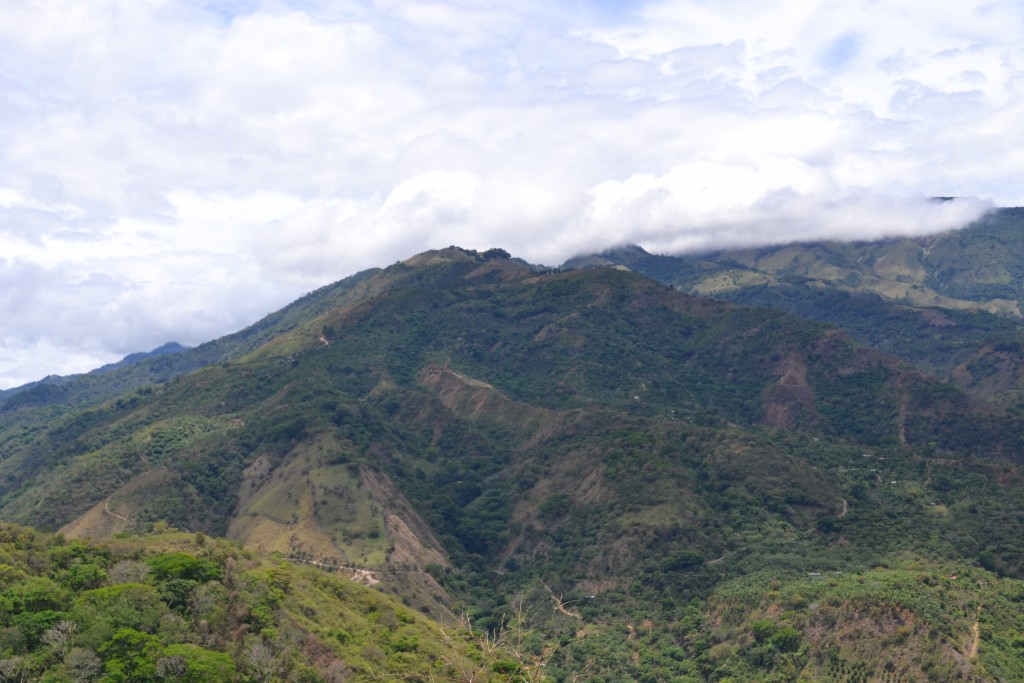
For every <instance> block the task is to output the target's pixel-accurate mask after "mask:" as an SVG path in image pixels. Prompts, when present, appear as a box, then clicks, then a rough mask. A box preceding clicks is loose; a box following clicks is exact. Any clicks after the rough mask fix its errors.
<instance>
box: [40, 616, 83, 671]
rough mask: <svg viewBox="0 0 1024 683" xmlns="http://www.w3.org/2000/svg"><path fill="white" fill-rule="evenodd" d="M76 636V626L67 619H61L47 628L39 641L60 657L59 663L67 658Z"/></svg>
mask: <svg viewBox="0 0 1024 683" xmlns="http://www.w3.org/2000/svg"><path fill="white" fill-rule="evenodd" d="M77 635H78V624H76V623H75V622H73V621H68V620H67V619H61V620H60V621H58V622H57V623H56V624H54V625H53V626H52V627H50V628H48V629H47V630H46V631H45V632H44V633H43V636H42V638H40V640H42V641H43V643H45V644H46V645H48V646H49V647H50V648H51V649H52V650H53V651H54V652H56V653H57V656H58V657H60V661H62V662H63V661H64V660H65V659H66V658H67V655H68V652H69V651H70V650H71V647H72V646H73V645H74V644H75V636H77Z"/></svg>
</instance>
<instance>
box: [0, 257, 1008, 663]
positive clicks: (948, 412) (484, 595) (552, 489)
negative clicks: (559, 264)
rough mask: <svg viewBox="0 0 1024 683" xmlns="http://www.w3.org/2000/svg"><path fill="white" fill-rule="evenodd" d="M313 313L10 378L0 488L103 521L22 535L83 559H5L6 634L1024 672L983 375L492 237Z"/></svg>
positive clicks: (163, 658) (173, 647)
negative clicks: (88, 390) (33, 397)
mask: <svg viewBox="0 0 1024 683" xmlns="http://www.w3.org/2000/svg"><path fill="white" fill-rule="evenodd" d="M851 249H852V247H851ZM796 253H797V252H796V251H793V250H790V251H785V252H784V251H779V252H776V253H773V254H771V259H768V257H767V256H766V257H765V259H766V260H769V261H771V262H772V263H776V264H779V263H782V261H783V260H784V258H788V257H790V256H792V255H793V254H796ZM843 253H846V252H843ZM851 253H854V252H851ZM906 253H910V252H906ZM906 253H905V254H904V256H906ZM633 255H634V257H637V258H640V257H641V255H638V254H637V253H635V252H634V253H633ZM666 258H667V257H666ZM801 262H802V261H801ZM658 263H659V264H660V266H659V267H663V268H667V267H668V266H669V265H670V262H668V261H664V260H659V261H658ZM708 263H710V262H700V263H696V264H691V265H692V266H693V267H692V268H691V271H692V272H691V275H692V276H693V277H695V278H704V277H705V276H707V275H708V274H709V273H711V272H712V271H713V270H714V268H713V267H712V266H709V265H708ZM901 263H902V262H901ZM833 265H835V264H833ZM737 267H738V266H737V265H735V264H733V265H731V266H730V268H732V269H736V268H737ZM780 267H781V266H780ZM915 272H916V270H915ZM773 277H774V276H773ZM696 281H697V280H695V282H696ZM787 291H788V290H787ZM846 295H849V296H850V297H851V298H852V297H855V296H861V295H860V294H857V293H850V292H846V293H844V296H846ZM858 300H859V301H863V299H858ZM287 310H289V311H290V312H289V314H288V315H287V316H284V317H280V316H278V317H273V316H272V319H273V320H277V321H278V323H279V324H278V323H275V324H274V325H270V326H269V327H266V328H265V329H264V332H261V333H260V335H257V336H256V337H248V338H249V339H250V340H251V342H252V343H251V344H248V343H247V344H239V345H235V346H233V347H232V348H233V349H234V351H233V352H232V353H233V354H234V355H232V356H231V357H230V358H220V359H219V360H218V361H217V362H215V363H213V364H207V365H204V366H203V367H201V368H200V369H197V370H195V371H194V372H191V373H190V374H182V375H180V376H176V377H174V378H173V379H170V380H168V381H167V382H165V383H164V384H162V385H159V386H149V387H142V388H139V389H137V390H133V392H130V393H126V394H122V395H118V396H112V397H111V398H110V400H109V401H107V402H100V403H93V404H91V405H89V406H87V407H84V408H83V407H77V408H76V407H74V406H71V405H56V404H54V405H47V404H39V405H30V404H28V403H24V402H22V403H20V404H19V403H18V402H17V401H16V402H15V403H16V404H17V405H14V406H13V407H11V404H10V403H9V402H10V400H11V399H8V403H5V405H6V406H7V408H8V411H7V412H6V413H4V415H3V422H2V423H0V516H2V517H3V518H4V519H8V520H11V521H13V522H17V523H22V524H31V525H33V526H36V527H40V528H42V529H47V530H50V531H57V530H61V532H62V533H63V534H64V535H65V536H67V537H98V538H106V539H112V540H110V541H109V542H110V545H109V546H101V545H97V546H89V545H86V544H84V543H83V542H81V541H70V542H63V541H59V540H56V539H54V538H53V537H48V536H45V535H44V534H42V533H41V532H31V531H27V530H19V531H18V532H17V533H20V534H27V535H28V536H29V537H32V538H35V539H36V540H35V541H32V543H35V544H36V545H39V546H40V548H42V550H40V552H41V553H43V554H44V555H46V556H47V557H49V556H50V555H51V554H52V553H54V552H55V553H57V555H56V556H57V557H60V558H63V559H61V560H60V561H59V562H58V560H57V559H47V560H46V561H45V562H38V561H29V560H27V559H17V557H19V556H17V553H14V554H13V555H12V557H15V558H16V559H15V560H4V559H3V558H2V557H0V562H6V563H7V564H8V565H10V566H11V567H12V568H13V569H12V572H13V573H11V574H10V576H11V577H13V578H12V581H13V582H14V583H12V584H11V585H16V586H17V590H16V591H15V592H13V593H10V596H9V599H10V600H11V601H12V602H11V605H12V608H11V609H12V610H15V609H16V610H17V611H11V612H10V615H11V616H10V618H9V621H8V623H6V624H5V628H7V629H9V634H15V633H17V638H15V639H14V640H11V641H10V644H9V645H7V646H5V647H7V648H8V649H7V650H5V652H6V653H7V654H6V655H5V656H6V659H7V660H12V661H16V662H19V663H20V664H18V665H19V666H22V665H25V666H29V665H30V666H31V667H33V668H31V669H30V671H31V672H32V675H38V676H52V677H56V678H54V680H62V679H61V678H60V676H64V677H65V678H67V677H72V678H73V677H74V675H75V674H73V673H72V672H71V671H72V670H71V668H69V667H71V666H72V664H73V665H74V666H83V667H87V666H93V667H94V668H95V667H96V666H99V667H100V668H98V669H95V670H96V671H98V672H101V674H97V675H102V676H105V677H108V678H109V680H152V679H154V678H157V679H160V678H163V679H173V678H177V679H178V680H189V678H188V677H189V676H192V677H193V678H199V677H206V678H211V677H213V678H216V677H227V679H228V680H231V679H232V677H236V678H239V679H243V680H245V679H251V680H277V679H281V680H320V679H318V678H316V676H321V677H324V679H325V680H332V678H331V676H335V678H336V679H337V678H341V677H342V675H341V673H339V672H340V671H341V669H337V671H336V672H335V673H334V674H332V673H331V671H332V669H331V667H332V666H334V665H335V663H336V662H338V661H340V662H343V664H342V665H340V666H343V668H344V669H345V670H346V671H348V672H349V674H348V675H349V676H350V677H351V678H355V679H356V680H362V679H372V678H373V677H374V676H376V677H378V679H385V680H398V679H403V678H404V679H409V680H430V679H431V677H433V678H434V680H444V679H445V677H448V679H452V678H454V679H455V680H469V679H471V678H472V679H473V680H480V678H481V677H486V676H490V677H491V679H492V680H517V681H521V680H542V679H543V678H545V677H546V678H547V679H548V680H555V681H563V680H564V681H569V680H574V677H575V679H576V680H593V681H621V680H637V681H715V682H722V681H729V680H731V681H765V680H777V681H790V680H807V681H819V680H820V681H843V682H844V683H847V682H848V683H854V682H857V683H859V682H860V681H869V680H870V681H886V683H890V682H893V681H917V680H934V681H939V680H965V681H966V680H1014V679H1015V678H1019V677H1020V675H1021V668H1022V665H1021V657H1022V651H1021V649H1020V637H1019V636H1020V628H1021V624H1020V623H1018V622H1019V617H1018V616H1017V611H1015V609H1014V608H1015V607H1016V606H1019V602H1020V599H1019V598H1020V596H1021V595H1022V593H1021V587H1020V584H1019V579H1021V578H1022V576H1024V540H1022V539H1024V516H1021V515H1020V513H1019V511H1020V510H1022V509H1024V487H1022V486H1021V483H1022V473H1021V466H1022V454H1024V443H1022V439H1024V428H1022V427H1024V425H1022V424H1021V416H1020V415H1018V414H1017V413H1016V412H1015V411H1012V410H1005V409H1004V408H1003V407H1000V406H999V405H996V404H993V403H990V402H988V401H986V400H985V399H984V397H983V396H982V395H981V392H980V391H977V392H975V395H973V396H972V395H968V394H966V393H965V392H964V391H962V390H961V389H959V388H957V387H956V386H954V385H953V384H949V383H943V382H939V381H936V380H934V379H931V378H929V377H928V376H927V375H925V374H922V372H920V371H919V370H918V369H916V368H915V367H913V366H911V365H910V364H908V363H906V362H904V361H902V360H900V359H898V358H895V357H892V356H888V355H885V354H883V353H880V352H879V351H877V350H874V349H870V348H867V347H864V346H861V345H859V344H858V343H857V342H855V341H854V340H853V339H852V338H850V337H849V336H847V335H846V334H845V333H844V332H842V331H841V330H838V329H836V328H834V327H831V326H827V325H822V324H819V323H814V322H808V321H805V320H800V319H798V318H795V317H792V316H791V315H788V314H785V313H781V312H778V311H771V310H765V309H757V308H751V307H746V306H740V305H736V304H733V303H728V302H721V301H714V300H709V299H703V298H698V297H693V296H689V295H686V294H683V293H681V292H679V291H677V290H675V289H673V288H671V287H667V286H665V285H663V284H659V283H656V282H653V281H651V280H648V279H646V278H644V277H641V276H640V275H637V274H636V273H630V272H623V271H621V270H613V269H589V270H578V271H558V272H554V271H552V272H537V271H536V270H535V269H533V268H532V267H529V266H527V265H525V264H522V263H519V262H517V261H514V260H512V259H509V258H507V254H505V253H504V252H501V251H500V250H491V251H487V252H483V253H478V252H473V251H470V250H464V249H459V248H454V247H453V248H449V249H445V250H441V251H437V252H428V253H426V254H422V255H420V256H417V257H414V258H412V259H409V260H408V261H406V262H404V263H401V264H396V265H394V266H391V267H390V268H387V269H385V270H382V271H379V272H376V273H374V274H370V275H368V276H366V277H363V278H361V279H358V281H357V282H350V283H347V284H345V285H338V286H336V287H333V288H325V290H321V292H319V293H314V295H310V297H309V298H308V299H307V300H305V301H304V302H303V303H302V305H298V304H296V305H295V306H294V307H291V308H290V309H287ZM872 310H874V309H872ZM886 310H890V311H893V310H895V309H886ZM907 310H910V309H909V308H908V309H907ZM894 315H895V314H894ZM900 315H902V313H901V314H900ZM907 315H922V314H921V313H920V312H919V311H910V313H907ZM942 315H947V316H948V319H950V320H954V321H960V322H963V321H967V320H968V319H969V317H968V316H974V315H982V314H975V313H956V312H946V313H943V314H942ZM904 319H905V318H900V317H899V316H896V317H894V318H893V320H904ZM979 319H980V318H979ZM936 320H937V319H936ZM985 320H989V321H994V320H997V321H1004V319H1002V318H996V317H994V316H988V317H987V318H985ZM892 324H893V325H896V323H895V322H894V323H892ZM958 324H959V323H958ZM963 324H966V322H964V323H963ZM999 324H1003V322H1000V323H999ZM1006 324H1008V325H1012V324H1013V323H1006ZM993 325H995V323H993ZM942 329H945V328H942ZM992 329H996V326H993V327H992ZM1007 329H1009V328H1007ZM980 334H981V333H979V335H980ZM257 338H258V340H259V341H258V342H257V341H256V340H257ZM981 338H982V337H981V336H979V337H978V339H981ZM948 339H949V340H951V339H952V337H949V338H948ZM1016 348H1017V347H1015V346H1013V344H1012V342H1011V341H1010V340H1009V339H1004V341H1002V342H1000V345H998V346H992V349H993V353H997V354H1010V353H1014V352H1015V349H1016ZM236 352H237V353H236ZM186 353H191V352H186ZM922 353H923V352H922ZM178 355H184V354H178ZM971 357H972V358H974V360H973V361H972V363H973V365H971V364H969V365H970V367H971V368H973V369H972V370H971V372H972V373H974V375H975V376H977V377H981V376H983V375H985V373H986V372H989V373H990V374H995V375H999V374H1000V373H1001V372H1002V370H1001V369H1000V367H1001V366H998V363H996V360H994V357H993V358H990V359H989V360H990V362H991V363H996V366H995V367H996V369H995V370H991V369H986V368H987V366H986V365H985V362H983V359H982V358H981V357H979V356H971ZM915 360H916V359H915ZM958 367H959V366H958ZM111 372H112V373H115V374H116V373H117V372H120V370H113V371H111ZM112 376H113V375H112ZM15 397H17V394H16V395H15ZM48 411H49V412H48ZM44 417H45V419H43V418H44ZM169 527H176V528H181V529H187V530H189V534H181V535H170V536H168V535H166V534H165V533H163V532H167V531H168V528H169ZM11 528H12V529H14V528H15V527H11ZM196 532H201V534H203V535H198V536H197V535H195V534H196ZM11 533H14V532H11ZM134 536H138V538H134ZM215 536H226V537H229V538H231V539H233V542H236V543H238V544H239V545H237V546H235V545H231V543H230V542H225V541H218V540H215V539H214V538H213V537H215ZM40 544H41V545H40ZM30 545H31V543H30ZM68 548H72V549H73V548H82V549H83V550H82V551H81V553H84V554H83V555H82V557H85V558H87V561H81V562H79V561H77V560H75V559H74V557H76V556H75V555H74V553H75V552H78V551H74V550H68ZM242 548H245V550H242ZM44 551H45V552H44ZM11 552H14V551H11ZM18 552H21V551H20V550H18ZM275 557H276V559H274V558H275ZM68 558H71V559H68ZM297 565H302V566H297ZM333 571H344V572H346V573H349V575H351V576H358V577H362V579H363V580H364V581H366V582H367V583H373V587H372V588H369V587H365V586H359V585H356V584H353V583H351V582H346V581H342V580H339V579H337V578H336V577H334V576H332V575H331V573H330V572H333ZM953 575H957V576H958V577H960V578H958V579H955V580H954V579H951V578H949V577H950V576H953ZM4 576H5V575H4V574H0V578H3V577H4ZM374 582H376V583H374ZM5 585H6V584H5ZM387 594H391V597H389V596H388V595H387ZM4 595H8V594H7V593H4ZM339 601H341V602H340V603H339ZM200 604H201V605H202V606H203V607H202V610H205V611H201V613H197V612H196V611H195V610H196V609H199V607H197V606H198V605H200ZM979 606H980V609H979ZM0 612H3V613H5V614H6V613H7V612H4V610H0ZM452 613H459V614H465V615H466V619H467V620H468V622H471V623H472V624H473V625H474V627H475V629H476V630H475V631H471V630H467V629H465V628H461V629H460V628H459V627H458V625H457V624H453V623H452V616H451V615H452ZM509 615H515V616H514V618H511V623H512V624H513V626H514V627H513V628H512V629H511V631H510V630H509V628H508V626H509V625H510V616H509ZM428 616H432V617H435V618H438V619H440V620H447V621H446V622H445V623H447V624H448V626H445V627H441V626H438V625H437V624H436V623H433V622H430V621H428V619H427V617H428ZM65 622H66V623H69V624H72V623H73V624H75V626H74V627H73V628H75V629H77V631H76V632H75V636H74V642H73V645H72V647H71V649H68V650H67V652H66V653H65V654H64V655H60V656H57V655H56V654H55V649H54V648H53V647H52V646H50V645H48V644H47V641H45V640H44V639H43V637H44V635H46V634H47V633H50V632H51V631H52V629H55V628H57V626H58V625H59V624H61V623H65ZM465 623H467V622H463V627H464V626H465ZM61 628H72V627H70V626H66V627H61ZM901 629H902V630H901ZM86 633H88V635H87V636H86V635H85V634H86ZM975 633H977V635H976V636H975V635H974V634H975ZM170 634H179V635H173V636H172V635H170ZM182 634H183V635H182ZM58 635H59V634H58V633H57V632H53V633H52V634H51V635H49V636H46V638H47V639H49V640H54V639H56V638H57V637H58ZM11 637H12V638H14V635H11ZM75 648H78V649H79V650H82V652H78V654H76V655H75V656H74V657H72V653H73V652H75V651H76V650H75ZM894 648H895V649H898V650H899V652H898V653H897V654H893V653H892V651H893V649H894ZM41 653H42V654H41ZM44 655H45V656H44ZM47 657H49V659H47ZM68 658H71V661H72V664H69V663H68V661H67V660H68ZM90 662H91V664H90ZM97 662H98V664H97ZM161 662H162V664H161ZM257 662H263V664H257ZM542 664H543V666H541V665H542ZM267 667H271V668H267ZM272 667H276V668H272ZM303 667H307V668H308V669H309V671H307V670H306V668H303ZM189 672H192V673H189ZM460 672H461V673H460ZM460 676H461V678H460ZM147 677H148V678H147ZM303 677H305V678H303ZM473 677H475V678H473ZM86 680H88V679H87V678H86Z"/></svg>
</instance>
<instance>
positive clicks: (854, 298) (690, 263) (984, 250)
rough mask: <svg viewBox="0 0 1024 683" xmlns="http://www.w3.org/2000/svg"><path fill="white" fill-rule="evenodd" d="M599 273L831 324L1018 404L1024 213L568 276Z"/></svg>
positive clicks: (634, 262)
mask: <svg viewBox="0 0 1024 683" xmlns="http://www.w3.org/2000/svg"><path fill="white" fill-rule="evenodd" d="M602 265H619V266H625V267H628V268H630V269H631V270H634V271H636V272H638V273H642V274H644V275H647V276H648V277H651V278H654V279H656V280H659V281H661V282H664V283H666V284H670V285H672V286H673V287H676V288H678V289H680V290H681V291H685V292H689V293H693V294H700V295H705V296H712V297H715V298H719V299H726V300H730V301H735V302H738V303H743V304H748V305H753V306H763V307H769V308H774V309H778V310H782V311H786V312H789V313H793V314H795V315H798V316H800V317H802V318H805V319H809V320H817V321H821V322H827V323H831V324H833V325H836V326H838V327H842V328H843V329H845V330H846V331H848V332H850V334H851V335H852V336H853V337H854V338H856V339H857V340H858V341H861V342H863V343H865V344H868V345H870V346H873V347H875V348H878V349H880V350H883V351H886V352H889V353H892V354H895V355H897V356H900V357H901V358H905V359H907V360H910V361H911V362H913V363H915V364H916V365H917V366H918V367H920V368H922V369H923V370H924V371H926V372H928V373H931V374H934V375H936V376H938V377H940V378H942V379H945V380H948V381H951V382H954V383H956V384H957V385H959V386H960V387H962V388H964V389H966V390H967V391H969V392H970V393H972V394H974V395H977V396H981V397H983V398H986V399H989V400H992V401H995V402H996V403H999V404H1001V405H1005V406H1021V405H1022V401H1024V395H1022V388H1024V374H1022V360H1024V356H1022V349H1024V346H1022V344H1021V342H1022V341H1024V340H1022V337H1021V325H1022V323H1024V319H1022V314H1021V311H1022V305H1024V209H1018V208H1015V209H1000V210H997V211H993V212H991V213H989V214H988V215H986V216H985V217H983V218H982V219H981V220H979V221H977V222H976V223H974V224H972V225H969V226H967V227H965V228H963V229H961V230H954V231H949V232H945V233H941V234H937V235H929V236H927V237H917V238H894V239H889V240H879V241H874V242H852V243H851V242H808V243H799V244H787V245H782V246H773V247H764V248H760V249H743V250H731V251H717V252H711V253H704V254H695V255H684V256H664V255H653V254H648V253H647V252H646V251H644V250H643V249H641V248H640V247H637V246H627V247H622V248H619V249H612V250H609V251H606V252H603V253H601V254H594V255H590V256H581V257H577V258H575V259H572V260H570V261H569V262H568V263H566V265H565V267H593V266H602Z"/></svg>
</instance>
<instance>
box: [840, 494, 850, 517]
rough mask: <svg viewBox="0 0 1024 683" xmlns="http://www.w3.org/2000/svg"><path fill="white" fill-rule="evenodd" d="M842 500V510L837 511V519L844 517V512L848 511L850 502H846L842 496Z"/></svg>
mask: <svg viewBox="0 0 1024 683" xmlns="http://www.w3.org/2000/svg"><path fill="white" fill-rule="evenodd" d="M842 501H843V510H842V512H840V513H839V517H838V518H839V519H842V518H843V517H845V516H846V513H847V512H849V511H850V504H849V503H848V502H846V499H845V498H843V499H842Z"/></svg>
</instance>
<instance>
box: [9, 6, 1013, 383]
mask: <svg viewBox="0 0 1024 683" xmlns="http://www.w3.org/2000/svg"><path fill="white" fill-rule="evenodd" d="M816 4H817V3H805V2H799V1H796V0H781V1H780V2H776V3H768V4H766V3H756V2H753V1H752V0H729V1H728V2H722V3H713V4H708V3H703V2H697V1H684V2H648V3H643V2H641V3H632V4H630V5H629V7H628V8H623V7H620V6H617V5H616V4H614V3H599V2H585V1H583V0H577V1H576V2H570V3H561V4H559V5H558V6H557V7H554V6H553V5H552V3H540V2H534V1H532V0H508V1H506V2H497V1H488V0H475V1H470V0H461V1H459V0H447V1H440V0H439V1H435V2H430V1H426V2H424V1H417V2H405V1H399V0H379V1H377V2H370V1H366V2H330V3H327V2H324V3H318V2H315V1H304V2H298V1H295V2H287V1H277V2H245V1H243V0H239V1H237V2H228V1H224V2H215V3H206V4H200V3H194V2H185V1H174V2H172V1H169V0H148V1H146V2H117V1H106V2H103V1H100V2H94V3H66V4H63V3H12V4H9V5H6V6H4V7H0V41H2V42H3V44H4V45H5V49H4V51H3V52H2V54H0V80H2V87H0V143H2V144H0V284H2V285H3V288H2V289H0V292H2V293H0V316H2V319H3V320H4V323H3V326H2V327H0V359H2V360H0V387H7V386H13V385H16V384H20V383H22V382H25V381H29V380H32V379H37V378H39V377H40V376H42V375H44V374H47V373H49V372H57V373H66V372H72V371H81V370H85V369H88V368H90V367H94V366H96V365H99V364H101V363H103V362H108V361H110V360H113V359H115V358H117V357H120V356H121V355H124V354H126V353H129V352H132V351H137V350H140V349H148V348H152V347H155V346H157V345H159V344H160V343H162V342H164V341H167V340H170V339H176V340H179V341H182V342H184V343H193V344H194V343H198V342H201V341H203V340H206V339H209V338H212V337H215V336H218V335H220V334H224V333H226V332H229V331H232V330H234V329H238V328H240V327H242V326H244V325H245V324H247V323H249V322H251V321H253V320H255V319H256V318H258V317H259V316H261V315H263V314H265V313H266V312H269V311H270V310H272V309H274V308H276V307H278V306H280V305H283V304H284V303H287V302H288V301H289V300H291V299H293V298H294V297H295V296H297V295H298V294H300V293H302V292H303V291H308V290H310V289H313V288H315V287H317V286H319V285H322V284H325V283H327V282H330V281H333V280H336V279H338V278H340V277H343V276H345V275H348V274H351V273H352V272H355V271H357V270H360V269H363V268H366V267H370V266H374V265H386V264H388V263H391V262H394V261H395V260H398V259H400V258H404V257H406V256H408V255H409V254H411V253H414V252H417V251H421V250H423V249H428V248H434V247H438V246H445V245H448V244H459V245H462V246H466V247H478V248H486V247H491V246H501V247H504V248H506V249H508V250H510V251H512V252H513V253H515V254H516V255H520V256H523V257H524V258H527V259H530V260H532V261H536V262H542V263H557V262H560V261H561V260H563V259H564V258H567V257H569V256H571V255H573V254H575V253H577V252H580V251H589V250H595V249H601V248H604V247H608V246H611V245H614V244H618V243H622V242H627V241H628V242H638V243H641V244H643V245H644V246H645V247H647V248H648V249H651V250H655V251H681V250H692V249H704V248H712V247H717V246H735V245H743V244H763V243H770V242H779V241H788V240H793V239H816V238H823V237H835V238H873V237H879V236H883V235H890V234H908V233H909V234H920V233H923V232H930V231H937V230H942V229H946V228H951V227H959V226H961V225H963V224H965V223H966V222H968V221H970V220H971V219H973V218H974V217H976V216H977V215H979V214H980V212H981V211H983V210H984V209H985V208H986V207H988V206H991V205H1017V204H1020V203H1022V202H1021V189H1020V185H1019V178H1021V177H1022V175H1024V152H1022V151H1021V150H1024V146H1022V145H1020V144H1018V143H1019V142H1020V137H1021V134H1020V133H1019V132H1018V130H1019V124H1018V122H1019V121H1021V120H1024V78H1022V73H1024V45H1022V44H1021V42H1020V40H1019V36H1020V35H1021V32H1022V29H1024V26H1022V23H1024V22H1022V10H1021V8H1020V6H1019V4H1018V3H1015V2H1012V1H998V0H997V1H996V2H991V3H987V4H985V5H983V6H978V5H976V4H974V3H962V4H951V3H944V4H943V6H935V5H934V3H930V4H926V3H924V2H919V1H916V0H896V1H894V2H887V3H873V2H868V1H867V0H849V1H846V2H840V3H831V4H828V6H821V7H816V6H815V5H816ZM945 5H950V6H945ZM932 195H956V196H960V197H964V200H962V201H958V202H953V203H946V204H934V203H929V202H927V201H926V199H927V197H929V196H932Z"/></svg>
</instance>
